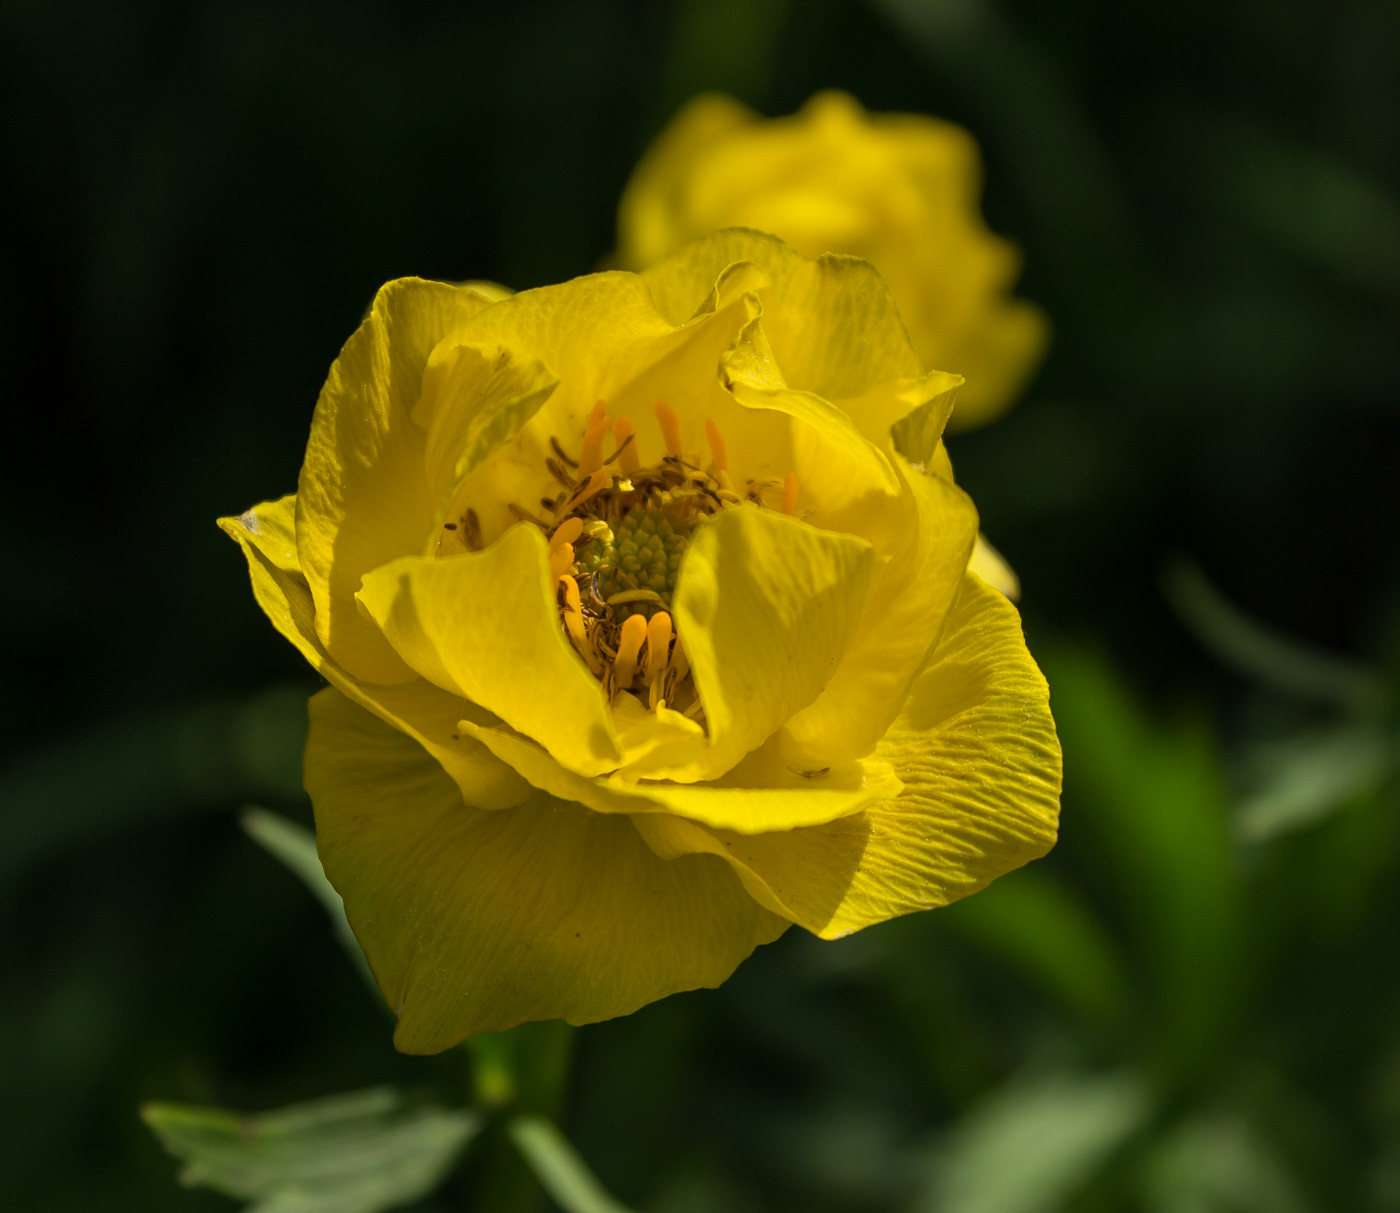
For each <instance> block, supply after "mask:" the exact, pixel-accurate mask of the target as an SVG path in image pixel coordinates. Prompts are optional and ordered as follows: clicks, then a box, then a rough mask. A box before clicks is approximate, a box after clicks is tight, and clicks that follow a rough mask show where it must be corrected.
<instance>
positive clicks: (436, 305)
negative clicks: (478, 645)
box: [296, 278, 491, 683]
mask: <svg viewBox="0 0 1400 1213" xmlns="http://www.w3.org/2000/svg"><path fill="white" fill-rule="evenodd" d="M490 305H491V301H490V300H489V299H488V298H486V297H485V296H484V295H481V294H478V293H477V292H476V291H473V290H470V289H468V288H465V287H453V286H448V285H446V284H444V283H440V282H424V281H421V280H419V279H416V278H403V279H399V280H397V281H395V282H390V283H388V284H387V285H386V286H384V287H382V288H380V291H379V293H378V295H376V296H375V299H374V304H373V306H372V307H371V308H370V312H369V315H368V316H367V317H366V318H365V321H364V323H363V324H361V325H360V327H359V328H358V329H357V330H356V331H355V333H354V334H353V335H352V336H351V338H350V340H349V341H347V342H346V343H345V347H344V348H343V349H342V350H341V352H340V356H339V357H338V358H337V359H336V360H335V363H334V365H333V366H332V367H331V371H330V375H329V376H328V377H327V379H326V383H325V386H324V387H323V388H322V389H321V396H320V399H319V400H318V401H317V403H316V412H315V415H314V417H313V419H312V423H311V438H310V441H309V442H308V444H307V448H306V460H305V462H304V463H303V464H302V469H301V477H300V480H299V481H298V486H297V497H296V508H297V518H296V541H297V556H298V560H299V563H300V565H301V569H302V572H303V574H304V576H305V578H306V581H307V584H308V585H309V586H310V589H311V596H312V599H313V601H314V602H315V604H316V614H315V630H316V635H317V636H318V637H319V639H320V641H321V643H322V644H323V645H324V646H325V647H326V649H327V651H328V652H329V653H330V654H331V655H332V656H333V657H334V658H335V660H336V661H337V662H338V663H339V664H340V665H341V666H342V667H344V668H345V669H346V670H348V671H349V672H350V673H351V674H353V675H354V676H355V677H357V678H362V679H364V680H366V681H369V682H376V683H403V682H410V681H412V679H413V677H414V674H413V671H411V670H410V669H409V668H408V667H407V666H406V665H405V664H404V663H403V661H402V660H401V659H400V658H399V657H398V656H397V654H395V653H394V651H393V649H392V648H390V646H389V644H388V642H387V641H386V640H385V639H384V637H383V636H382V635H381V634H380V633H379V631H378V629H377V628H375V626H374V625H373V623H371V622H370V621H369V620H368V619H366V618H365V617H364V616H363V615H361V614H360V613H359V611H358V609H357V608H356V606H355V601H354V595H355V591H356V590H358V589H359V588H360V578H361V577H362V576H363V575H364V574H365V573H367V572H369V571H370V570H371V569H373V568H377V567H378V566H379V565H381V564H384V563H385V562H386V561H388V560H392V559H394V558H395V557H396V556H402V555H404V554H405V553H408V552H418V551H421V550H422V549H423V546H424V544H425V543H426V542H427V541H428V539H429V537H430V536H431V535H432V534H433V530H434V525H435V521H436V512H437V507H438V502H437V500H436V499H435V496H434V493H433V489H432V484H431V482H430V480H429V477H428V476H427V475H426V468H425V457H426V442H427V434H426V431H425V430H424V429H423V428H422V427H421V426H419V425H416V424H414V422H413V420H412V413H413V409H414V406H415V405H416V404H417V403H418V399H419V396H420V395H421V393H422V384H423V373H424V370H425V368H426V367H427V364H428V358H429V355H430V354H431V353H432V351H433V349H434V348H435V347H436V346H437V345H438V344H439V342H441V341H442V340H443V339H444V338H445V337H447V336H448V335H449V334H451V333H452V332H453V331H454V330H456V329H458V328H460V327H461V326H462V325H464V324H465V323H466V322H467V321H468V320H470V319H471V318H472V317H473V316H474V315H476V314H477V313H478V312H481V311H483V310H485V309H486V308H488V307H489V306H490Z"/></svg>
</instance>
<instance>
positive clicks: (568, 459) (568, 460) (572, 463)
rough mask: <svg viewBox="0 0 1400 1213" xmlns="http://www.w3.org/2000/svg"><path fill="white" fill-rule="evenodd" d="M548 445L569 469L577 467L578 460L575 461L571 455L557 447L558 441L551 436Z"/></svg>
mask: <svg viewBox="0 0 1400 1213" xmlns="http://www.w3.org/2000/svg"><path fill="white" fill-rule="evenodd" d="M585 428H586V427H585ZM549 445H550V446H552V447H553V448H554V453H555V454H556V455H558V456H559V458H560V459H562V460H563V461H564V462H565V463H567V464H568V465H569V466H570V467H571V468H576V467H578V460H577V459H575V458H574V457H573V456H572V455H569V454H566V453H565V451H564V448H563V447H562V446H560V445H559V439H557V438H555V437H554V436H553V435H552V434H551V435H550V438H549Z"/></svg>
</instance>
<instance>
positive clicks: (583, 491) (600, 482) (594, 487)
mask: <svg viewBox="0 0 1400 1213" xmlns="http://www.w3.org/2000/svg"><path fill="white" fill-rule="evenodd" d="M607 482H608V474H607V472H606V471H605V470H604V469H602V468H599V469H598V470H597V471H596V472H594V473H593V474H592V475H591V476H589V478H588V479H587V480H585V481H584V482H583V483H582V484H580V485H579V486H578V488H576V489H575V490H574V492H573V496H572V497H570V498H569V499H568V500H567V501H566V502H564V508H565V509H570V510H576V509H578V507H579V506H581V505H582V504H583V503H584V502H585V501H587V500H588V499H589V498H590V497H592V496H593V494H594V493H598V492H601V491H602V488H603V486H604V485H605V484H607Z"/></svg>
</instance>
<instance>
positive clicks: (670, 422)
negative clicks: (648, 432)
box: [654, 400, 685, 459]
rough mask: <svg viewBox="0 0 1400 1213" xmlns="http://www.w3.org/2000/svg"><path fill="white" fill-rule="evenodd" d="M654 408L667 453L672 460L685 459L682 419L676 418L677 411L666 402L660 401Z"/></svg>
mask: <svg viewBox="0 0 1400 1213" xmlns="http://www.w3.org/2000/svg"><path fill="white" fill-rule="evenodd" d="M654 408H655V409H656V423H657V424H658V425H659V426H660V427H661V438H662V440H663V441H664V442H665V443H666V453H667V454H668V455H670V456H671V458H672V459H682V458H684V457H685V452H684V451H683V450H681V419H680V418H679V417H677V416H676V410H675V409H673V408H672V407H671V406H670V405H669V404H667V403H666V402H665V401H664V400H658V401H657V402H656V404H655V406H654Z"/></svg>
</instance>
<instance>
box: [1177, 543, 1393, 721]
mask: <svg viewBox="0 0 1400 1213" xmlns="http://www.w3.org/2000/svg"><path fill="white" fill-rule="evenodd" d="M1162 588H1163V589H1164V591H1165V592H1166V595H1167V600H1168V602H1170V603H1171V605H1172V607H1173V608H1175V610H1176V613H1177V615H1178V616H1179V617H1180V618H1181V620H1182V622H1183V623H1185V624H1186V626H1187V627H1188V628H1189V629H1190V630H1191V632H1192V634H1193V635H1194V636H1195V637H1196V639H1197V640H1199V641H1200V642H1201V643H1202V644H1203V645H1205V647H1206V648H1208V649H1209V650H1210V651H1211V652H1213V653H1214V654H1215V655H1216V656H1217V657H1219V658H1220V659H1221V660H1222V661H1224V662H1226V663H1227V664H1229V665H1231V666H1233V667H1234V668H1235V669H1236V670H1237V671H1238V672H1240V673H1241V674H1244V675H1245V676H1246V677H1249V678H1253V679H1257V680H1258V681H1259V682H1261V683H1263V684H1264V685H1265V686H1269V687H1272V688H1273V689H1274V690H1277V691H1282V692H1284V693H1285V694H1289V695H1297V696H1299V697H1301V698H1303V699H1316V700H1321V701H1322V702H1324V703H1339V704H1344V705H1346V706H1349V707H1358V708H1370V707H1373V706H1374V705H1376V704H1378V703H1380V702H1382V701H1383V699H1384V695H1385V686H1384V683H1383V682H1382V680H1381V679H1380V678H1379V677H1378V676H1377V675H1376V674H1375V673H1374V672H1373V671H1371V670H1369V669H1367V668H1366V667H1365V666H1363V665H1361V664H1359V663H1358V662H1352V661H1348V660H1347V659H1346V658H1344V657H1337V656H1334V655H1333V654H1331V653H1324V652H1322V651H1320V650H1318V649H1313V648H1310V647H1309V646H1307V645H1304V644H1301V643H1299V642H1298V641H1295V640H1291V639H1289V638H1288V637H1286V636H1283V635H1281V634H1279V633H1277V632H1274V631H1272V630H1271V629H1269V628H1267V627H1265V626H1264V625H1263V624H1260V623H1257V622H1255V621H1254V620H1253V619H1251V618H1249V616H1248V615H1246V614H1245V613H1244V612H1243V611H1241V610H1240V609H1239V608H1238V607H1236V606H1235V605H1234V604H1233V603H1232V602H1230V600H1229V599H1228V598H1226V597H1225V596H1224V595H1223V594H1222V593H1221V592H1220V591H1219V590H1217V589H1216V588H1215V586H1214V585H1212V584H1211V581H1210V579H1209V578H1208V577H1207V576H1206V575H1205V572H1204V571H1203V570H1202V569H1201V567H1200V565H1198V564H1197V563H1196V562H1195V561H1194V560H1189V559H1181V560H1176V561H1173V562H1172V563H1171V564H1169V565H1168V566H1167V568H1166V569H1165V570H1164V572H1163V576H1162Z"/></svg>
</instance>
